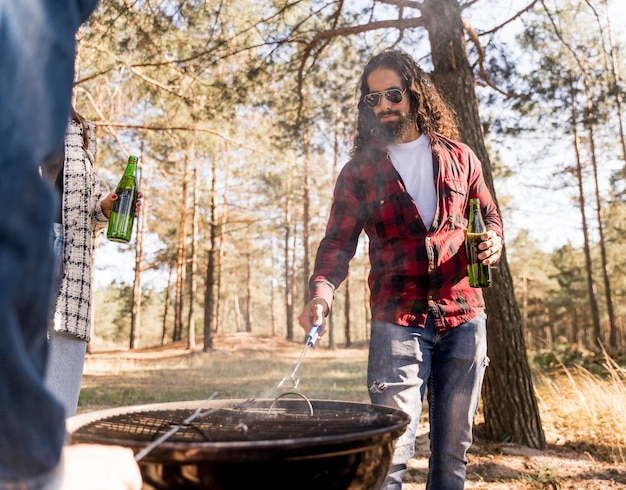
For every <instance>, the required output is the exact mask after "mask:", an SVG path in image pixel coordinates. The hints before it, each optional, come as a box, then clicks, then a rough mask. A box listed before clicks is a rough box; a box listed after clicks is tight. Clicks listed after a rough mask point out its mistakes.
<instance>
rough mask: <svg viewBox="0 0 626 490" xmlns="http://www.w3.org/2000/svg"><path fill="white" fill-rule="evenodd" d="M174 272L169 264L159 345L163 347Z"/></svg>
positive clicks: (165, 338)
mask: <svg viewBox="0 0 626 490" xmlns="http://www.w3.org/2000/svg"><path fill="white" fill-rule="evenodd" d="M173 272H174V268H173V267H172V264H171V263H170V264H169V272H168V274H167V286H166V287H165V299H164V301H163V302H164V307H163V327H162V329H161V345H165V342H166V340H167V316H168V313H169V311H170V301H171V298H172V274H173Z"/></svg>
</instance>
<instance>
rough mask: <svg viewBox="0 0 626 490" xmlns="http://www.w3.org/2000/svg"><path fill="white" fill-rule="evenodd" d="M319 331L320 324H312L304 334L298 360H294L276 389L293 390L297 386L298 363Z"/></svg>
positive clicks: (298, 382)
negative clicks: (305, 334)
mask: <svg viewBox="0 0 626 490" xmlns="http://www.w3.org/2000/svg"><path fill="white" fill-rule="evenodd" d="M321 331H322V326H321V325H313V326H312V327H311V329H310V330H309V333H308V334H307V336H306V343H305V344H304V349H302V354H300V358H299V359H298V362H296V366H295V367H294V368H293V371H292V372H291V374H290V375H289V376H285V377H284V378H283V379H281V380H280V383H278V389H281V388H290V389H294V390H295V389H296V388H297V387H298V385H299V384H300V380H299V379H298V378H296V371H297V370H298V368H299V367H300V364H302V360H303V359H304V356H306V353H307V352H309V349H310V348H311V347H313V346H314V345H315V342H317V338H318V337H319V335H320V332H321Z"/></svg>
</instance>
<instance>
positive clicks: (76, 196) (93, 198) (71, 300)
mask: <svg viewBox="0 0 626 490" xmlns="http://www.w3.org/2000/svg"><path fill="white" fill-rule="evenodd" d="M87 125H88V127H89V129H90V131H89V132H90V138H89V148H88V149H86V150H85V149H83V131H82V126H81V125H80V123H77V122H76V121H74V120H72V119H71V120H70V122H69V123H68V128H67V132H66V135H65V163H64V165H63V208H62V209H63V211H62V212H63V233H64V235H65V242H64V243H65V245H64V250H63V273H62V274H63V275H62V279H61V286H60V290H59V295H58V297H57V301H56V306H55V311H54V329H55V330H57V331H60V332H68V333H70V334H72V335H75V336H76V337H78V338H81V339H84V340H86V341H89V340H90V338H91V286H92V278H93V275H92V265H93V252H94V249H95V245H96V239H97V237H98V236H99V235H100V234H101V232H102V231H103V230H104V228H105V227H106V224H107V222H108V219H107V217H106V216H105V215H104V213H103V212H102V208H101V207H100V201H101V200H102V199H103V198H104V197H105V196H106V195H107V193H108V192H107V189H106V188H105V187H104V185H102V184H101V181H100V178H99V177H98V171H97V169H96V165H95V158H96V137H95V132H94V126H93V124H91V123H89V122H87Z"/></svg>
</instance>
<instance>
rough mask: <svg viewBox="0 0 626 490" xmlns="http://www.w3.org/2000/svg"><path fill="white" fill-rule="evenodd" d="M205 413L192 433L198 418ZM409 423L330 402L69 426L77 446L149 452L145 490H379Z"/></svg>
mask: <svg viewBox="0 0 626 490" xmlns="http://www.w3.org/2000/svg"><path fill="white" fill-rule="evenodd" d="M199 408H202V410H203V411H201V412H200V413H199V415H198V416H197V417H195V418H193V420H192V421H191V422H189V423H188V424H184V425H182V426H181V424H182V423H183V421H185V420H186V419H188V418H189V417H190V415H192V414H193V413H194V412H196V411H198V409H199ZM408 422H409V416H408V415H407V414H406V413H404V412H402V411H400V410H397V409H394V408H391V407H385V406H381V405H369V404H363V403H352V402H342V401H327V400H307V399H304V400H302V399H275V400H264V399H263V400H258V399H257V400H211V401H208V402H207V401H193V402H174V403H162V404H154V405H143V406H134V407H125V408H121V409H113V410H104V411H101V412H91V413H88V414H84V415H79V416H76V417H72V418H70V419H68V430H69V432H70V436H71V439H70V441H71V443H72V444H75V443H99V444H118V445H122V446H126V447H130V448H132V449H133V450H134V451H135V453H136V454H137V453H139V452H141V451H142V450H143V449H145V448H146V446H149V445H150V444H151V443H153V442H154V441H155V440H157V439H158V438H159V437H161V436H163V434H165V433H167V432H168V431H171V430H172V428H177V429H178V430H177V431H176V432H175V433H173V434H172V435H171V436H170V437H169V438H168V439H166V440H165V441H163V442H161V443H160V444H158V445H157V446H155V447H154V448H153V449H152V450H151V451H150V452H149V453H148V454H146V455H145V456H144V457H143V458H142V459H141V460H140V461H139V466H140V468H141V472H142V476H143V479H144V486H143V490H156V489H159V490H160V489H212V490H231V489H232V490H246V489H251V488H254V487H258V486H259V485H260V484H261V485H264V486H267V487H268V488H272V489H280V490H282V489H300V490H302V489H304V490H308V489H311V490H313V489H319V490H333V489H337V490H339V489H351V490H357V489H358V490H367V489H378V488H379V487H380V485H381V483H382V481H383V480H384V477H385V475H386V474H387V471H388V470H389V465H390V461H391V455H392V452H393V446H394V443H395V440H396V439H397V438H398V437H399V436H400V435H401V434H402V433H403V432H404V430H405V429H406V426H407V424H408Z"/></svg>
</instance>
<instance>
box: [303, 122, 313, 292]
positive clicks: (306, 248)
mask: <svg viewBox="0 0 626 490" xmlns="http://www.w3.org/2000/svg"><path fill="white" fill-rule="evenodd" d="M310 172H311V133H310V128H309V125H306V126H305V128H304V169H303V176H302V177H303V183H302V248H303V250H302V252H303V260H302V280H303V281H304V288H303V290H302V293H303V304H305V303H306V302H307V301H308V299H309V276H310V275H311V259H310V250H311V246H310V227H311V223H310V221H311V220H310V208H311V196H310V193H311V184H310V175H309V173H310Z"/></svg>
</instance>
